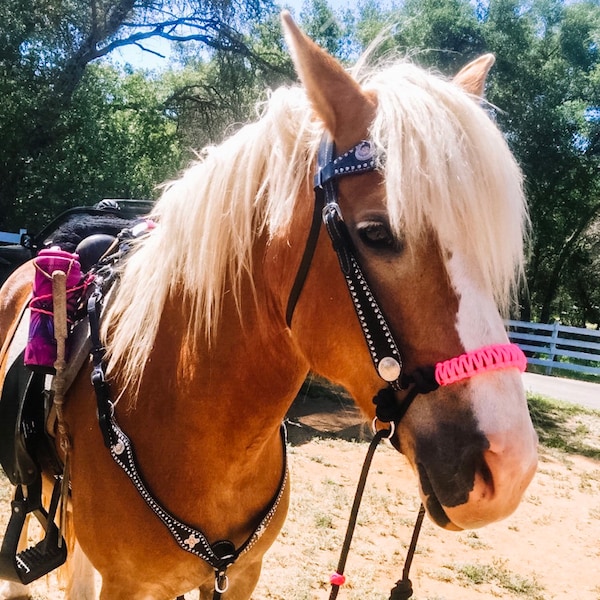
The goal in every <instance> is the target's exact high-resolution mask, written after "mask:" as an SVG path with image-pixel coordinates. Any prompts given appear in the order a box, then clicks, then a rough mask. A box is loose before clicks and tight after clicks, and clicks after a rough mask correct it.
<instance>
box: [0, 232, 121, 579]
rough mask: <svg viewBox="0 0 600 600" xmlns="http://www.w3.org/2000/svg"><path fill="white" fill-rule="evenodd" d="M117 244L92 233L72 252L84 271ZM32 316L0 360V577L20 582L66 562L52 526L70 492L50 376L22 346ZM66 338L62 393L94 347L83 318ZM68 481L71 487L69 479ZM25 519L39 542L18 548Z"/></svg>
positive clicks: (21, 322)
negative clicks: (46, 487) (0, 478)
mask: <svg viewBox="0 0 600 600" xmlns="http://www.w3.org/2000/svg"><path fill="white" fill-rule="evenodd" d="M114 240H115V238H114V237H113V236H111V235H107V234H96V233H95V234H93V235H90V236H89V237H88V238H86V239H84V240H83V241H82V242H81V243H80V244H79V245H78V247H77V249H76V251H77V253H78V254H79V253H80V256H81V258H82V259H83V261H82V262H83V264H84V268H85V271H88V270H89V269H90V268H91V267H92V266H93V265H95V264H96V263H97V262H98V260H99V259H100V257H101V256H102V255H103V254H104V253H105V252H106V250H107V249H108V247H109V246H110V245H111V244H112V243H113V242H114ZM78 289H79V288H78ZM84 292H85V288H83V293H84ZM38 299H39V298H38ZM28 306H30V307H31V309H30V308H29V307H28ZM33 310H35V309H34V302H28V303H27V305H26V306H24V307H23V308H22V310H21V314H20V316H19V319H18V323H17V325H16V326H15V327H13V330H12V331H11V332H10V334H9V336H8V338H9V339H7V340H4V345H3V348H2V353H1V354H0V369H1V368H2V366H3V368H4V372H5V377H4V381H3V382H2V389H1V391H0V465H1V466H2V469H3V470H4V472H5V473H6V476H7V477H8V479H9V480H10V482H11V483H12V484H13V485H14V486H15V494H14V499H13V501H12V503H11V516H10V520H9V523H8V526H7V529H6V533H5V534H4V539H3V541H2V545H1V547H0V579H5V580H9V581H16V582H20V583H23V584H28V583H31V582H32V581H34V580H35V579H38V578H39V577H42V576H43V575H45V574H47V573H49V572H50V571H52V570H54V569H56V568H58V567H59V566H61V565H62V564H63V563H64V562H65V561H66V559H67V547H66V542H65V540H64V539H63V537H62V534H61V532H60V530H59V528H58V527H57V525H56V523H55V517H56V513H57V508H58V506H59V502H60V501H61V493H62V494H63V495H65V494H68V489H67V487H62V491H61V486H64V483H63V481H62V480H63V464H62V461H61V458H60V456H59V454H58V452H57V450H56V440H55V439H54V426H55V422H56V414H55V412H54V407H53V401H52V394H53V390H52V388H53V378H54V376H53V371H54V370H53V368H49V367H47V366H43V367H41V368H40V367H38V366H35V365H32V364H31V359H30V357H29V358H28V356H27V354H28V349H30V347H29V348H26V346H27V342H26V341H27V339H28V333H29V331H30V330H29V327H30V322H31V318H32V311H33ZM50 314H52V313H51V312H50ZM50 318H52V317H50ZM68 340H69V355H68V362H67V365H66V368H65V370H64V372H63V373H62V377H63V382H64V390H65V391H66V390H67V389H68V388H69V387H70V385H71V384H72V382H73V381H74V379H75V377H76V375H77V373H78V372H79V371H80V370H81V368H82V366H83V364H84V363H85V362H86V361H87V360H89V355H90V349H91V342H90V336H89V325H88V320H87V318H85V317H83V318H82V315H78V321H77V322H76V323H75V324H74V325H72V326H71V328H70V332H69V336H68ZM30 354H31V353H30ZM1 363H4V364H3V365H2V364H1ZM28 363H29V364H28ZM42 473H44V474H45V475H50V476H51V477H53V478H54V488H53V492H52V495H51V499H50V502H49V505H48V507H47V508H44V506H43V503H42ZM66 480H67V483H68V477H66ZM65 490H67V491H65ZM65 500H66V499H65V498H63V499H62V501H63V502H64V501H65ZM30 515H31V516H34V517H35V518H36V519H37V520H38V522H39V523H40V525H41V527H42V529H43V531H44V534H43V538H42V539H41V540H40V541H39V542H38V543H37V544H35V545H33V546H31V547H28V548H26V549H24V550H19V545H20V542H21V538H22V537H23V536H22V534H23V532H24V530H25V526H26V523H27V518H28V517H29V516H30Z"/></svg>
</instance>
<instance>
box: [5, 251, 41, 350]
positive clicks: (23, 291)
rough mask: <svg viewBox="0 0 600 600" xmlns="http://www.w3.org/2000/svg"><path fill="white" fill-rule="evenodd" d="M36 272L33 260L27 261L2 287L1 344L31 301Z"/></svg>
mask: <svg viewBox="0 0 600 600" xmlns="http://www.w3.org/2000/svg"><path fill="white" fill-rule="evenodd" d="M34 273H35V267H34V265H33V262H32V261H29V262H26V263H25V264H23V265H21V266H20V267H18V268H17V269H16V270H15V271H13V272H12V273H11V274H10V275H9V277H8V279H7V280H6V281H5V282H4V285H3V286H2V287H1V288H0V346H1V345H2V344H3V343H4V341H5V339H6V337H7V336H8V333H9V331H10V330H11V328H12V326H13V325H14V323H15V321H16V319H18V318H19V316H20V314H21V313H22V311H23V307H24V306H25V305H26V304H27V302H28V301H29V297H30V295H31V282H32V281H33V275H34Z"/></svg>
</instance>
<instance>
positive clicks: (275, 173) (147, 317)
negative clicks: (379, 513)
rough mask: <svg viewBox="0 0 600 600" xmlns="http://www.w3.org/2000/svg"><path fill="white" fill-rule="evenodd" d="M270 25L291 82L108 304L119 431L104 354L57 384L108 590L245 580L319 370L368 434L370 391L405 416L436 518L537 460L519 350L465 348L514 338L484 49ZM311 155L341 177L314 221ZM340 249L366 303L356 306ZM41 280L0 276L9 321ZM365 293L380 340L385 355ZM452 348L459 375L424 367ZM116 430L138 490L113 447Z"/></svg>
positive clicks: (222, 587) (509, 261) (518, 188)
mask: <svg viewBox="0 0 600 600" xmlns="http://www.w3.org/2000/svg"><path fill="white" fill-rule="evenodd" d="M282 23H283V27H284V32H285V36H286V40H287V44H288V46H289V48H290V53H291V56H292V59H293V62H294V65H295V68H296V70H297V73H298V75H299V79H300V85H292V86H288V87H282V88H280V89H278V90H276V91H274V92H273V93H272V95H271V96H270V97H269V98H268V100H266V101H265V105H264V110H263V114H262V116H261V117H260V118H259V119H258V120H257V121H256V122H254V123H252V124H248V125H246V126H244V127H243V128H241V129H240V130H239V131H238V132H236V133H234V134H233V135H232V136H231V137H229V138H228V139H226V140H225V141H224V142H222V143H221V144H220V145H217V146H214V147H210V148H207V149H205V150H204V151H203V153H202V155H201V156H200V157H199V159H198V161H197V162H196V163H195V164H193V165H192V166H191V167H189V168H188V169H187V170H186V171H185V172H183V174H182V175H181V177H180V178H179V179H177V180H175V181H173V182H171V183H169V184H168V185H167V186H166V187H165V188H164V190H163V192H162V195H161V197H160V199H159V200H158V202H157V204H156V206H155V208H154V210H153V213H152V215H151V218H152V219H153V220H154V221H155V222H156V224H157V225H156V227H154V229H153V230H152V231H151V232H150V233H149V234H148V235H145V236H142V237H140V238H139V239H138V240H136V241H134V242H132V248H131V250H130V251H129V252H128V253H127V254H126V256H125V257H124V258H123V260H122V261H121V262H120V263H119V264H118V265H117V267H116V268H117V271H118V276H117V278H116V279H117V280H116V283H115V284H114V286H113V287H112V288H111V289H110V291H109V292H108V294H107V297H106V298H104V300H103V301H104V303H105V305H104V308H103V310H102V314H101V319H100V322H99V324H97V325H98V327H99V332H100V333H99V334H98V335H99V336H100V339H101V343H102V345H103V346H104V347H105V348H106V355H105V356H104V358H103V361H102V364H103V365H104V368H105V372H106V381H107V382H108V385H109V389H110V394H111V395H110V401H109V406H110V409H111V411H112V412H111V413H110V414H109V419H113V420H114V421H115V422H118V426H119V428H120V431H121V432H124V433H125V434H126V438H125V437H118V439H116V438H113V439H110V440H109V443H108V445H109V448H108V449H107V448H106V444H105V439H104V433H105V430H101V428H100V427H99V425H98V415H97V399H96V397H95V394H94V390H93V387H92V386H91V385H90V373H93V369H94V368H95V366H97V365H96V363H94V365H93V364H92V361H90V362H86V363H85V364H84V366H83V367H82V369H81V371H80V372H79V374H78V375H77V377H76V379H75V381H74V382H73V384H72V386H71V387H70V389H69V391H68V393H67V396H66V402H65V419H66V423H67V426H68V430H69V434H70V438H71V449H70V465H71V499H70V501H71V505H72V514H73V523H74V533H75V536H76V539H77V541H78V543H79V544H80V546H81V548H82V549H83V552H84V553H85V555H86V556H87V557H88V559H89V560H90V561H91V563H92V564H93V566H94V567H95V569H97V570H98V571H99V573H100V574H101V576H102V588H101V592H100V598H101V599H102V600H109V599H110V600H119V599H123V600H125V599H127V600H142V599H145V600H150V599H151V600H159V599H160V600H163V599H172V598H174V597H178V596H182V595H183V594H184V593H186V592H188V591H190V590H192V589H199V590H200V597H201V598H211V597H223V598H225V599H227V600H243V599H248V598H250V596H251V594H252V590H253V589H254V587H255V585H256V583H257V581H258V578H259V574H260V571H261V563H262V558H263V555H264V553H265V552H266V551H267V549H268V548H269V546H271V544H272V543H273V541H274V540H275V538H276V536H277V534H278V532H279V530H280V528H281V527H282V524H283V522H284V519H285V515H286V511H287V507H288V502H289V496H290V479H289V477H288V474H287V467H286V461H285V441H284V439H283V436H282V432H281V423H282V421H284V419H285V416H286V412H287V411H288V409H289V407H290V405H291V403H292V401H293V399H294V397H295V396H296V394H297V392H298V390H299V389H300V387H301V384H302V382H303V381H304V380H305V378H306V376H307V374H308V373H309V372H310V371H312V372H315V373H318V374H319V375H321V376H323V377H325V378H327V379H328V380H330V381H332V382H335V383H337V384H340V385H342V386H343V387H345V388H346V389H347V390H348V391H349V393H350V394H351V395H352V397H353V398H354V400H355V402H356V403H357V405H358V406H359V407H360V409H361V410H362V412H363V413H364V415H365V418H367V419H369V420H374V421H375V426H376V428H379V429H380V428H381V427H384V426H385V427H386V425H385V422H384V417H382V416H381V414H380V413H378V412H376V411H377V410H378V406H377V405H376V403H374V402H373V399H374V398H375V399H377V398H381V397H382V394H384V392H385V394H384V395H385V396H386V398H387V401H388V404H391V406H392V407H393V408H394V410H397V409H400V410H401V412H402V413H403V414H402V418H401V419H393V420H394V421H397V423H396V428H395V430H393V428H391V427H390V429H389V431H390V433H389V437H390V442H391V443H392V444H393V446H394V447H395V448H396V449H397V450H398V451H399V452H400V453H402V454H404V455H405V457H406V458H407V460H408V462H409V463H410V465H412V467H413V469H414V471H415V474H416V477H417V480H418V485H419V491H420V494H421V497H422V499H423V502H424V504H425V507H426V509H427V513H428V515H429V517H430V518H431V519H432V520H433V521H434V522H435V523H437V524H438V525H439V526H440V527H442V528H445V529H447V530H463V529H469V528H478V527H482V526H484V525H486V524H488V523H491V522H494V521H497V520H499V519H503V518H505V517H506V516H507V515H509V514H511V513H512V512H513V511H514V510H515V509H516V507H517V506H518V504H519V502H520V500H521V498H522V496H523V494H524V491H525V489H526V488H527V486H528V484H529V482H530V481H531V479H532V477H533V474H534V472H535V469H536V465H537V437H536V434H535V432H534V429H533V426H532V423H531V419H530V416H529V413H528V409H527V403H526V399H525V394H524V389H523V385H522V381H521V376H520V372H519V368H517V363H515V362H514V361H512V359H511V360H508V359H507V360H504V361H503V360H500V361H499V362H497V361H496V362H494V361H492V367H491V368H484V369H479V368H478V366H477V364H475V363H477V360H479V359H481V357H482V356H483V355H484V354H485V351H486V349H490V348H500V349H503V348H508V347H509V344H508V338H507V334H506V331H505V327H504V324H503V319H502V314H503V311H504V310H506V308H507V307H508V306H509V305H510V303H511V302H512V301H514V297H515V289H516V286H517V285H518V283H519V280H520V277H521V276H522V267H523V239H524V235H525V234H526V229H527V223H528V221H527V219H528V217H527V208H526V202H525V199H524V193H523V185H522V176H521V172H520V170H519V167H518V166H517V164H516V162H515V159H514V158H513V156H512V154H511V152H510V150H509V148H508V146H507V143H506V141H505V140H504V138H503V136H502V134H501V133H500V131H499V130H498V128H497V127H496V125H495V124H494V122H493V119H492V118H490V114H489V111H488V110H487V109H486V106H485V105H483V104H482V95H483V91H484V86H485V81H486V76H487V73H488V71H489V69H490V67H491V66H492V64H493V61H494V59H493V56H491V55H485V56H482V57H480V58H478V59H476V60H474V61H473V62H471V63H469V64H468V65H467V66H466V67H464V68H463V69H462V70H461V71H460V72H459V73H458V74H457V75H456V76H455V77H454V78H453V79H447V78H444V77H442V76H439V75H435V74H432V73H429V72H427V71H425V70H422V69H421V68H418V67H417V66H415V65H412V64H410V63H409V62H406V61H396V62H391V63H390V64H384V65H380V66H378V67H377V68H373V69H367V68H366V67H363V68H361V69H357V70H355V72H353V73H350V72H348V71H346V69H345V68H344V67H343V66H342V65H341V64H340V63H339V62H337V61H336V60H335V59H334V58H332V57H331V56H330V55H328V54H327V53H326V52H325V51H324V50H322V49H321V48H320V47H318V46H317V45H316V44H315V43H314V42H313V41H312V40H310V39H309V38H308V37H307V36H306V35H305V34H304V33H303V32H302V31H301V30H300V29H299V28H298V27H297V26H296V24H295V23H294V21H293V20H292V18H291V16H290V14H289V13H287V12H284V13H282ZM324 136H326V137H327V138H328V139H329V142H327V143H326V144H325V146H326V151H325V155H326V156H325V157H324V158H323V157H322V156H321V155H322V152H321V151H320V150H319V145H320V141H321V139H322V138H323V137H324ZM327 154H329V157H328V156H327ZM338 167H340V168H338ZM340 169H341V171H342V172H336V170H337V171H339V170H340ZM315 171H317V172H318V174H319V175H318V177H317V182H316V187H317V188H318V189H319V190H321V189H322V188H330V189H333V190H334V192H335V201H334V202H328V206H329V209H328V211H327V215H328V216H327V219H328V220H327V221H326V224H325V226H324V225H323V224H322V223H321V210H322V208H323V206H322V202H321V201H320V200H319V201H317V202H315V199H314V197H313V187H314V183H313V177H314V174H315ZM318 197H321V196H318ZM315 215H316V216H315ZM336 227H337V228H338V229H339V227H342V232H341V234H340V233H339V231H338V229H335V228H336ZM332 228H333V229H332ZM326 229H327V230H332V231H333V230H335V231H338V234H339V235H338V237H337V238H335V231H333V235H334V244H332V243H331V240H330V239H329V238H328V237H327V236H326V233H325V230H326ZM311 240H312V241H311ZM340 240H341V242H340ZM340 244H342V245H344V249H343V250H342V251H341V252H342V253H341V254H340V253H339V252H338V251H339V250H340ZM344 253H345V254H344ZM348 261H349V262H350V263H352V265H354V264H356V265H358V266H359V267H360V272H361V273H362V276H361V277H362V278H361V280H360V281H361V283H360V286H359V287H361V289H362V291H365V290H367V289H368V290H370V291H369V298H372V300H369V306H362V307H360V306H355V303H354V302H353V298H354V297H355V296H356V294H357V293H358V292H361V290H358V292H357V290H356V289H355V288H356V286H355V285H354V284H352V283H349V282H348V280H347V278H346V274H347V271H348V269H346V268H345V267H347V266H348V264H347V263H348ZM353 268H354V267H353ZM32 276H33V271H32V267H31V265H30V264H29V265H26V266H24V267H22V268H21V269H19V270H18V271H17V272H15V273H14V274H13V276H12V277H11V278H10V279H9V280H8V282H7V283H6V285H5V286H4V288H3V289H2V292H1V294H0V335H1V336H2V339H4V337H5V336H6V335H7V331H8V330H9V329H10V327H11V323H13V322H14V320H15V318H16V315H17V313H18V312H19V309H20V307H21V306H22V305H23V303H24V302H26V298H27V296H28V293H29V292H28V290H29V288H30V282H31V279H32ZM365 282H366V283H365ZM367 284H368V285H367ZM361 293H362V292H361ZM359 295H360V294H359ZM371 305H372V306H371ZM370 310H374V311H375V313H374V321H375V322H376V324H377V323H384V324H385V328H384V331H383V334H382V336H379V334H377V335H374V337H383V338H384V341H385V342H386V343H388V342H389V343H390V344H392V346H393V348H392V351H391V352H392V354H393V356H385V357H384V358H383V359H382V357H381V356H377V352H376V351H378V350H377V348H378V346H377V343H375V342H373V341H372V339H371V337H370V336H371V333H369V331H370V330H369V329H368V328H367V329H365V327H366V326H365V315H364V313H365V312H369V311H370ZM367 321H368V319H367ZM390 340H391V341H390ZM374 348H375V350H374ZM396 350H397V352H396ZM457 360H458V361H459V362H461V361H462V362H461V364H462V363H465V361H466V362H467V363H469V364H470V365H471V366H473V364H475V366H474V370H473V372H472V373H467V372H466V371H465V372H464V373H462V371H461V369H458V371H457V372H458V377H456V378H454V379H452V380H450V381H446V382H445V384H444V385H437V386H436V385H433V386H430V388H431V389H425V388H423V387H422V386H420V385H418V382H417V376H416V374H418V373H424V372H426V371H427V369H426V367H430V366H436V370H437V366H439V365H447V364H448V361H451V362H452V361H454V362H452V364H453V365H454V366H456V365H457V364H458V363H457V362H456V361H457ZM455 371H456V369H455ZM463 371H464V369H463ZM400 372H401V373H402V375H400ZM461 373H462V375H461ZM465 373H466V374H465ZM111 431H112V434H111ZM114 431H115V430H114V429H113V430H110V431H109V435H108V437H110V435H113V434H114ZM119 436H120V434H119ZM128 441H130V442H131V445H132V447H133V448H134V449H135V465H136V468H137V471H136V472H137V473H138V474H139V479H140V480H141V481H142V487H141V488H140V485H138V483H139V481H138V480H137V479H136V475H135V474H134V475H133V476H131V473H128V472H127V471H128V469H129V471H131V469H132V467H131V465H130V463H127V465H126V466H125V467H124V466H123V465H122V464H120V463H119V462H118V461H119V460H121V459H122V457H123V456H124V455H126V454H127V453H128V450H127V448H128V446H127V443H128ZM124 448H125V451H124ZM131 477H133V480H135V481H132V478H131ZM157 506H158V508H157ZM171 517H173V518H174V519H176V521H177V523H179V524H181V523H183V524H186V527H188V525H189V527H188V528H187V529H185V528H184V527H183V525H182V526H181V530H183V531H184V533H182V534H180V533H178V532H180V529H178V527H179V525H176V524H174V521H171V520H170V519H171ZM190 532H191V533H190ZM201 537H202V540H201V541H200V538H201ZM198 547H201V552H200V553H198V552H196V553H194V552H195V550H194V549H197V548H198ZM215 556H216V558H214V557H215ZM234 559H235V560H234ZM215 561H216V562H215ZM219 561H221V562H219ZM82 597H83V595H80V596H79V598H82ZM90 597H91V596H90Z"/></svg>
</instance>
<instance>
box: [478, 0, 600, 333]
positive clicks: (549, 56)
mask: <svg viewBox="0 0 600 600" xmlns="http://www.w3.org/2000/svg"><path fill="white" fill-rule="evenodd" d="M485 34H486V40H487V42H488V45H489V48H490V49H491V50H492V51H494V52H495V53H496V55H497V57H498V61H497V65H496V68H495V70H494V74H493V76H492V82H491V86H490V89H489V99H490V101H491V102H493V103H494V104H496V105H497V106H500V107H501V108H502V109H503V110H502V111H500V112H498V115H497V118H498V122H499V124H500V127H501V128H502V130H503V131H504V132H505V133H506V135H507V138H508V140H509V143H510V145H511V146H512V148H513V150H514V152H515V154H516V155H517V157H518V159H519V161H520V163H521V165H522V167H523V169H524V172H525V175H526V188H527V193H528V198H529V202H530V206H531V214H532V221H533V235H532V243H531V249H530V254H531V258H530V261H529V266H528V272H527V282H528V286H529V290H530V296H529V299H525V300H526V301H525V302H524V305H523V316H524V318H527V319H529V318H530V317H535V318H537V319H539V320H540V321H542V322H548V321H551V320H552V319H553V318H555V317H559V318H561V319H563V320H565V321H567V322H573V323H577V324H580V325H581V324H584V323H585V317H584V314H583V311H582V310H581V307H580V306H579V305H578V302H577V300H576V296H577V293H576V289H575V288H570V286H569V281H572V278H571V277H569V275H568V270H569V269H570V268H575V266H576V264H577V268H579V269H581V267H582V264H583V263H587V268H593V257H592V256H591V255H588V256H587V258H585V257H584V254H585V252H584V248H585V247H586V245H585V244H582V242H583V239H584V235H585V234H586V232H587V231H589V228H590V226H591V225H592V224H593V223H594V221H595V220H596V219H597V217H598V215H599V214H600V174H599V167H600V153H599V152H598V150H599V149H598V145H597V141H596V140H597V137H598V134H599V125H600V123H599V120H598V118H597V107H598V99H599V98H600V94H599V92H600V89H599V87H598V81H597V80H598V72H599V71H600V60H599V59H600V55H599V53H598V41H600V10H599V5H598V3H597V2H579V3H576V4H565V3H563V2H562V1H560V0H538V1H534V2H533V3H532V4H530V5H527V7H524V6H523V5H522V4H520V3H518V2H517V1H516V0H496V1H495V2H493V3H490V10H489V15H488V18H487V21H486V23H485ZM588 247H591V246H588ZM575 258H576V260H575ZM571 259H573V260H575V263H573V264H572V263H571ZM585 312H586V314H587V316H590V310H589V309H588V310H586V311H585ZM599 321H600V307H597V308H596V313H595V321H594V322H599Z"/></svg>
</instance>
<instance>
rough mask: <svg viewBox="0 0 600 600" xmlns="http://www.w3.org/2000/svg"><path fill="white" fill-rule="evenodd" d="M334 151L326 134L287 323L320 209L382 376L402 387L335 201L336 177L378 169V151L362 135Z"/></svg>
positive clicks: (392, 347)
mask: <svg viewBox="0 0 600 600" xmlns="http://www.w3.org/2000/svg"><path fill="white" fill-rule="evenodd" d="M334 154H335V145H334V143H333V142H332V141H331V139H330V138H329V136H328V135H324V136H323V138H322V140H321V145H320V148H319V153H318V159H317V165H318V170H317V174H316V175H315V181H314V190H315V208H314V212H313V219H312V225H311V230H310V233H309V235H308V238H307V242H306V247H305V250H304V254H303V257H302V259H301V262H300V267H299V269H298V272H297V274H296V279H295V281H294V284H293V286H292V291H291V292H290V296H289V299H288V305H287V310H286V322H287V325H288V327H291V323H292V318H293V314H294V308H295V306H296V303H297V301H298V298H299V297H300V293H301V291H302V287H303V285H304V281H305V279H306V276H307V274H308V270H309V267H310V263H311V261H312V258H313V256H314V252H315V248H316V244H317V241H318V235H319V229H320V223H319V213H321V216H322V219H323V222H324V223H325V227H326V230H327V233H328V234H329V237H330V239H331V243H332V245H333V248H334V250H335V252H336V254H337V257H338V261H339V263H340V268H341V270H342V273H343V275H344V278H345V279H346V284H347V286H348V291H349V292H350V296H351V298H352V303H353V305H354V309H355V312H356V315H357V317H358V320H359V322H360V325H361V328H362V330H363V334H364V337H365V340H366V342H367V346H368V348H369V353H370V355H371V359H372V361H373V364H374V365H375V369H376V370H377V372H378V373H379V376H380V377H381V378H382V379H383V380H384V381H386V382H388V383H389V384H390V385H391V386H392V388H394V389H396V390H398V389H400V387H401V379H400V376H401V372H402V357H401V355H400V350H399V348H398V345H397V344H396V342H395V340H394V337H393V335H392V332H391V329H390V327H389V325H388V324H387V321H386V319H385V316H384V315H383V312H382V310H381V308H380V307H379V304H378V302H377V300H376V299H375V296H374V295H373V293H372V291H371V288H370V286H369V284H368V282H367V280H366V278H365V276H364V274H363V271H362V269H361V267H360V264H359V263H358V260H357V259H356V257H355V249H354V244H353V243H352V239H351V238H350V234H349V232H348V228H347V226H346V224H345V222H344V219H343V217H342V213H341V210H340V207H339V205H338V203H337V197H338V190H337V180H338V179H339V178H340V177H345V176H348V175H358V174H361V173H367V172H370V171H374V170H375V169H376V168H377V166H376V158H375V153H374V151H373V146H372V144H371V142H369V141H367V140H362V141H361V142H359V143H358V144H356V146H354V147H353V148H351V149H350V150H348V152H345V153H344V154H342V155H340V156H338V157H337V158H333V157H334Z"/></svg>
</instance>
